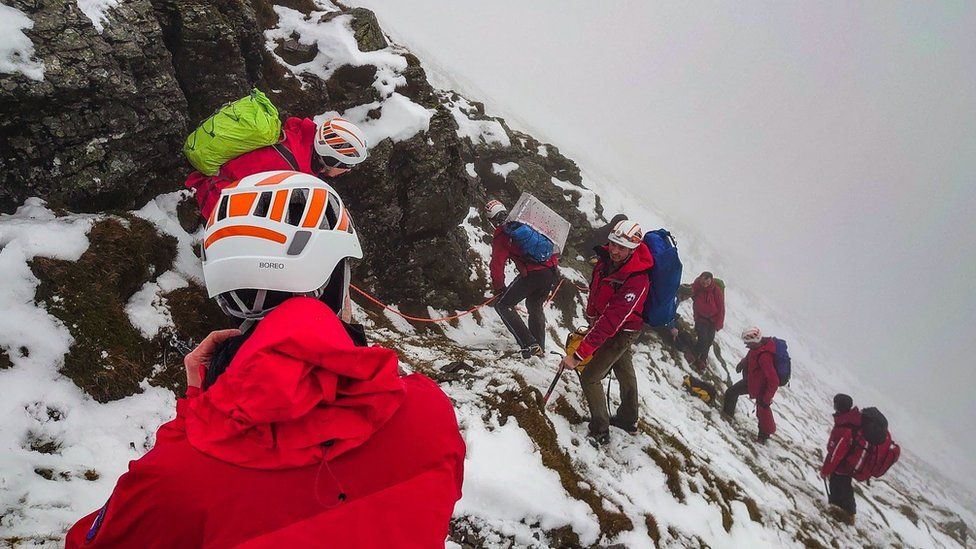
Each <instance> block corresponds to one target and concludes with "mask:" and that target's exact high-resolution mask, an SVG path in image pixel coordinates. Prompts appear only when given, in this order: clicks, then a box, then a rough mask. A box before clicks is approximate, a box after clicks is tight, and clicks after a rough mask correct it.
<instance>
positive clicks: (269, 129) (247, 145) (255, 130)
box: [183, 88, 281, 175]
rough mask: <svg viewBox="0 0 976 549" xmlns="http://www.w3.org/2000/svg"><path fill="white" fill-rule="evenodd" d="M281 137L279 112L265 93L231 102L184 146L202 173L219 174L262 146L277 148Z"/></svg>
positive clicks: (185, 152) (187, 156) (184, 152)
mask: <svg viewBox="0 0 976 549" xmlns="http://www.w3.org/2000/svg"><path fill="white" fill-rule="evenodd" d="M280 137H281V120H280V119H279V118H278V109H277V108H275V106H274V105H273V104H271V100H270V99H268V97H267V96H266V95H264V94H263V93H262V92H261V90H259V89H257V88H254V89H253V90H251V94H250V95H248V96H247V97H244V98H242V99H238V100H237V101H234V102H233V103H227V104H226V105H224V106H223V107H221V108H220V109H219V110H218V111H217V112H215V113H213V115H211V116H210V118H208V119H206V120H204V121H203V123H202V124H200V127H198V128H197V129H195V130H193V133H191V134H190V135H189V136H188V137H187V138H186V143H184V144H183V154H185V155H186V158H187V159H188V160H189V161H190V164H193V167H194V168H196V169H197V170H198V171H199V172H200V173H202V174H204V175H216V174H217V172H218V171H220V167H221V166H223V165H224V163H225V162H227V161H228V160H231V159H234V158H237V157H238V156H240V155H242V154H244V153H247V152H251V151H253V150H255V149H260V148H261V147H266V146H268V145H274V144H275V143H277V142H278V140H279V138H280Z"/></svg>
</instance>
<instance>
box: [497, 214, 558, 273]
mask: <svg viewBox="0 0 976 549" xmlns="http://www.w3.org/2000/svg"><path fill="white" fill-rule="evenodd" d="M504 230H505V233H506V234H508V236H509V237H510V238H511V239H512V242H514V243H515V245H516V246H518V247H519V249H520V250H522V254H523V255H524V256H525V257H526V258H527V259H531V260H532V261H535V262H536V263H545V262H546V261H549V258H550V257H552V251H553V245H552V241H551V240H549V239H548V238H546V236H545V235H544V234H542V233H540V232H539V231H537V230H535V229H533V228H532V227H530V226H528V225H526V224H524V223H519V222H518V221H512V222H511V223H507V224H506V225H505V229H504Z"/></svg>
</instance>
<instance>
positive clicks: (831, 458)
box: [820, 393, 864, 519]
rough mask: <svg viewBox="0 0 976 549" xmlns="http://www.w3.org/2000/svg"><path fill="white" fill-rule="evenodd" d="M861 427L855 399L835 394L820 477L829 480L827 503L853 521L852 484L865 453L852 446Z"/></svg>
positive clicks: (855, 507)
mask: <svg viewBox="0 0 976 549" xmlns="http://www.w3.org/2000/svg"><path fill="white" fill-rule="evenodd" d="M860 427H861V411H860V410H858V409H857V407H856V406H854V399H852V398H851V397H850V396H848V395H845V394H843V393H837V394H836V395H835V396H834V428H833V429H831V431H830V438H829V439H828V440H827V455H826V456H825V457H824V463H823V467H821V468H820V476H821V477H823V478H824V479H826V478H828V477H829V478H830V489H829V490H830V491H829V492H828V494H827V501H828V502H829V503H832V504H834V505H836V506H838V507H840V508H841V509H843V510H844V511H846V512H847V514H848V515H850V517H851V518H852V519H853V517H854V515H855V513H857V504H856V503H855V501H854V488H853V487H852V486H851V480H852V477H853V475H854V469H855V467H856V466H857V462H858V460H860V459H861V454H862V453H863V452H864V449H863V448H861V447H859V446H858V445H856V444H854V435H855V433H856V432H857V430H858V429H859V428H860Z"/></svg>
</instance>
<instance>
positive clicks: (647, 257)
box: [595, 242, 654, 280]
mask: <svg viewBox="0 0 976 549" xmlns="http://www.w3.org/2000/svg"><path fill="white" fill-rule="evenodd" d="M595 251H596V252H597V255H598V256H599V257H600V261H601V262H602V263H604V264H609V263H610V252H609V251H608V250H607V246H606V245H603V246H598V247H597V248H595ZM653 266H654V256H652V255H651V250H650V249H649V248H648V247H647V244H644V243H643V242H641V243H640V245H638V246H637V247H636V248H634V253H632V254H630V259H628V260H627V262H626V263H624V264H623V265H621V267H620V268H619V269H617V270H616V271H614V272H612V273H610V274H608V275H607V278H609V279H620V280H622V279H625V278H627V277H629V276H630V275H632V274H634V273H639V272H641V271H648V270H650V269H651V267H653ZM602 267H603V266H602V265H601V266H600V268H602Z"/></svg>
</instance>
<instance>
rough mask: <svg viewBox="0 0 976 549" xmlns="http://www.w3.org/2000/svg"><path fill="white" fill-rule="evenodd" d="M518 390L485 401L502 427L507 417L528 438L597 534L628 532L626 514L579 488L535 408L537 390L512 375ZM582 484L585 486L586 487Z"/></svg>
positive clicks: (548, 425)
mask: <svg viewBox="0 0 976 549" xmlns="http://www.w3.org/2000/svg"><path fill="white" fill-rule="evenodd" d="M516 381H517V382H518V384H519V390H518V391H514V390H511V389H509V390H506V391H504V392H501V393H499V394H497V395H490V396H488V397H486V400H487V401H488V402H489V403H490V404H491V405H492V407H494V408H495V409H496V410H497V411H498V414H499V418H500V422H501V424H502V425H504V424H505V422H506V420H507V418H509V417H512V418H515V420H516V421H517V422H518V424H519V426H520V427H521V428H522V429H524V430H525V432H526V433H528V435H529V436H530V437H531V438H532V440H533V441H534V442H535V443H536V445H537V446H538V448H539V452H540V453H541V454H542V463H543V465H545V466H546V467H548V468H549V469H552V470H553V471H555V472H556V474H558V475H559V481H560V483H561V484H562V486H563V488H564V489H565V490H566V492H567V493H569V495H570V496H571V497H573V498H575V499H578V500H580V501H583V502H584V503H586V504H587V505H589V506H590V509H592V510H593V514H595V515H596V517H597V521H598V522H599V524H600V532H601V533H602V534H603V535H604V536H606V537H607V538H613V537H615V536H616V535H617V534H619V533H620V532H623V531H625V530H632V529H633V528H634V525H633V523H632V522H631V520H630V518H628V517H627V515H625V514H623V513H621V512H619V511H607V510H606V509H605V508H604V506H603V497H602V496H600V494H599V493H598V492H596V491H595V490H593V489H592V488H583V487H582V486H584V484H583V482H585V479H583V478H582V477H581V476H580V475H579V473H577V472H576V470H575V468H574V467H573V463H572V460H571V459H570V458H569V456H568V455H567V454H566V452H564V451H563V450H562V448H560V446H559V442H558V441H557V440H556V432H555V431H554V430H553V427H552V424H551V423H550V422H549V418H547V417H546V415H545V414H544V413H543V411H542V409H541V408H540V407H539V406H538V391H537V390H533V389H532V388H530V387H528V386H527V384H526V383H525V381H524V380H522V379H521V378H519V377H517V376H516ZM589 485H590V484H589V483H586V484H585V486H589Z"/></svg>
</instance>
